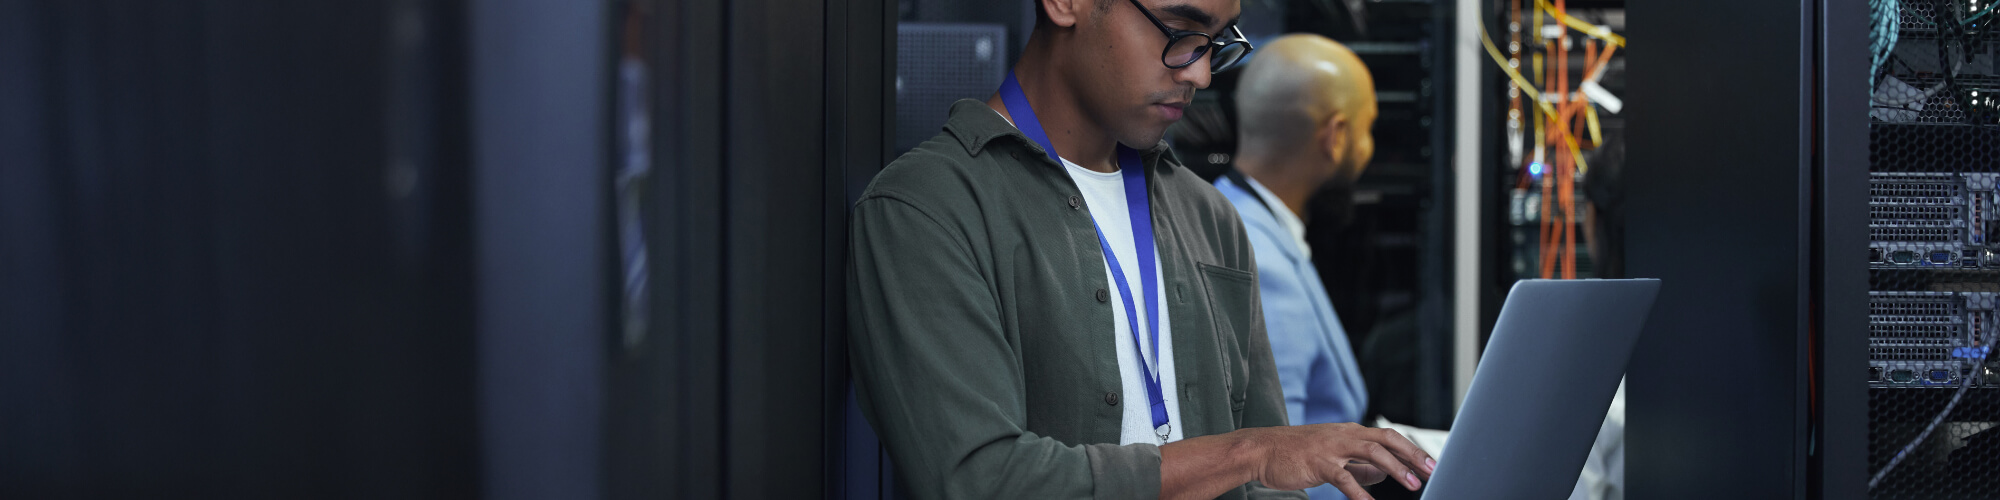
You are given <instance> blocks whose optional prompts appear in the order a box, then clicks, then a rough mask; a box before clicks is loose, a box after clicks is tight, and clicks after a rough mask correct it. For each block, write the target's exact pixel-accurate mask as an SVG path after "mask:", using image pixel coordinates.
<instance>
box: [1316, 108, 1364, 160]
mask: <svg viewBox="0 0 2000 500" xmlns="http://www.w3.org/2000/svg"><path fill="white" fill-rule="evenodd" d="M1349 126H1350V125H1349V124H1348V122H1347V115H1344V114H1341V113H1337V112H1336V113H1334V114H1333V116H1329V117H1327V118H1326V121H1324V122H1321V123H1320V126H1319V134H1318V137H1315V138H1314V139H1316V141H1315V142H1318V143H1319V152H1320V154H1322V155H1325V156H1326V160H1327V161H1330V162H1333V163H1334V164H1335V165H1336V166H1337V165H1339V164H1340V159H1341V158H1346V157H1347V149H1348V148H1352V147H1354V145H1353V144H1348V142H1350V141H1348V135H1349V134H1348V133H1347V127H1349Z"/></svg>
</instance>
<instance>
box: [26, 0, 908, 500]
mask: <svg viewBox="0 0 2000 500" xmlns="http://www.w3.org/2000/svg"><path fill="white" fill-rule="evenodd" d="M895 15H896V11H895V5H894V4H893V3H891V2H885V1H881V0H853V1H849V0H828V1H824V2H807V3H799V2H783V1H776V0H741V1H723V0H632V1H604V2H583V3H576V2H566V1H559V0H471V1H455V0H373V1H363V2H279V3H270V2H252V1H228V0H206V1H194V2H177V3H130V2H103V1H94V0H79V1H72V0H61V1H55V0H0V498H51V497H53V498H69V497H131V496H168V497H183V496H186V497H205V498H206V497H252V498H258V497H276V498H315V497H364V498H402V497H415V498H459V497H480V496H484V497H536V498H545V497H559V498H590V497H617V498H656V497H662V496H664V497H687V498H715V497H745V498H767V497H792V498H811V497H820V496H826V495H829V494H833V493H837V492H841V491H845V490H842V489H841V488H844V487H846V486H847V484H848V483H847V482H846V481H844V480H843V479H841V477H842V476H841V474H844V473H845V472H846V469H845V468H844V465H845V464H846V463H848V462H847V461H845V460H842V459H840V458H838V457H841V456H842V453H844V452H846V451H848V450H847V448H846V445H845V440H844V436H845V431H846V427H847V426H848V425H849V424H850V423H851V422H849V421H847V420H845V419H844V415H845V414H846V413H845V411H844V408H843V403H844V398H845V395H846V380H847V374H846V366H845V361H844V360H845V351H846V347H845V346H846V341H845V337H844V332H843V331H842V329H843V328H844V324H845V320H844V318H843V317H842V316H841V315H842V313H843V311H844V306H843V302H841V297H840V294H841V291H842V290H843V289H844V280H843V279H842V277H841V274H840V273H841V270H842V269H843V268H844V263H845V256H844V254H843V250H844V248H845V235H846V226H845V221H846V212H845V203H846V198H847V197H848V196H849V191H850V190H853V189H857V188H858V187H859V186H861V185H863V183H865V182H866V179H867V178H868V176H869V174H872V172H873V171H874V170H875V169H877V168H879V166H880V165H882V164H884V163H886V162H887V158H886V154H887V153H886V151H887V149H888V141H887V136H886V134H887V131H888V128H887V125H888V121H887V120H888V119H889V117H890V116H893V101H892V100H891V98H890V96H891V94H890V93H889V92H890V89H891V88H892V85H890V82H889V78H890V77H891V76H890V71H892V70H893V66H891V65H890V61H893V60H894V44H893V40H894V38H893V37H894V33H895V31H894V24H893V23H894V19H895ZM625 57H636V59H637V60H638V61H640V62H641V63H642V64H641V65H642V66H643V70H644V71H643V73H644V74H645V75H647V76H646V77H644V78H642V79H640V80H638V83H637V84H636V86H635V87H633V89H635V90H631V91H629V92H627V91H626V90H621V88H622V87H621V85H626V84H628V83H630V82H632V81H633V80H630V79H628V77H627V73H625V69H626V68H627V65H626V62H627V61H626V60H625ZM633 96H636V98H635V99H633V100H630V101H627V100H623V99H624V98H626V97H633ZM635 103H636V104H635ZM635 114H636V115H639V116H643V117H644V118H645V119H646V120H644V121H648V122H650V127H649V128H648V127H639V128H636V129H635V128H631V127H630V125H631V124H632V123H634V122H632V121H628V120H627V119H628V118H631V117H633V116H635ZM634 130H636V131H637V132H636V133H633V131H634ZM628 133H631V134H630V135H628ZM632 137H638V138H639V139H637V142H633V141H632V139H631V138H632ZM631 144H639V145H640V149H643V150H644V151H647V152H648V153H650V162H649V165H650V175H646V176H642V177H640V178H639V180H638V181H637V182H638V184H639V185H638V188H636V189H633V190H631V191H629V192H628V191H626V190H623V189H621V187H622V186H623V185H621V184H618V182H617V180H616V179H618V178H619V177H618V168H619V167H621V166H624V165H627V163H626V161H627V159H628V157H627V156H625V155H626V154H627V153H630V152H631V151H632V149H629V148H627V147H626V146H629V145H631ZM631 193H639V196H638V197H636V198H635V197H632V196H628V195H629V194H631ZM633 199H637V200H640V203H639V206H638V210H636V212H635V213H637V214H638V216H636V217H631V218H624V217H623V216H622V215H623V212H621V211H620V210H618V207H619V204H620V203H623V202H624V201H626V200H633ZM628 223H629V224H628ZM628 227H636V228H637V230H636V231H637V233H638V234H642V235H643V236H644V238H643V239H644V242H645V243H646V244H647V246H646V248H648V251H647V253H646V255H647V257H648V265H645V266H642V267H637V268H636V269H640V270H641V271H640V272H639V273H638V274H636V276H640V277H643V278H645V279H641V280H631V279H628V278H629V277H630V276H635V275H633V274H628V273H627V271H629V270H631V269H635V268H634V267H630V262H631V261H630V260H629V259H627V258H626V257H627V255H626V254H623V253H621V252H622V251H623V250H625V249H626V248H627V246H626V244H627V243H629V240H626V239H621V237H620V236H619V235H620V234H621V231H623V230H625V229H627V228H628ZM635 282H636V283H641V284H640V285H638V286H637V287H636V288H635V285H634V283H635ZM634 289H641V290H645V291H646V292H648V293H649V294H645V295H643V297H644V298H643V299H642V300H640V301H639V302H628V301H625V300H621V299H624V298H626V297H631V296H633V295H629V291H630V290H634ZM633 311H639V312H640V314H639V316H636V317H638V318H640V319H643V325H644V327H643V328H635V329H632V330H631V331H628V330H627V328H626V327H627V326H628V325H633V324H637V323H634V322H633V321H632V320H633V318H634V317H635V316H633V315H631V314H629V313H631V312H633ZM858 453H861V454H862V455H864V456H874V455H877V454H878V453H877V452H876V451H875V450H873V449H872V448H866V449H860V450H858Z"/></svg>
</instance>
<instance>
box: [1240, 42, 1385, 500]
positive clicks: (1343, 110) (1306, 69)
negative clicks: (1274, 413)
mask: <svg viewBox="0 0 2000 500" xmlns="http://www.w3.org/2000/svg"><path fill="white" fill-rule="evenodd" d="M1236 105H1237V110H1238V117H1239V123H1241V125H1240V127H1239V128H1240V134H1239V135H1238V139H1237V144H1238V145H1237V154H1236V165H1235V168H1234V169H1233V170H1231V171H1228V172H1226V173H1225V174H1224V175H1223V176H1222V177H1220V178H1217V179H1216V180H1215V187H1216V189H1217V190H1219V191H1221V192H1222V194H1223V196H1224V197H1226V198H1228V199H1229V202H1230V203H1231V204H1234V205H1236V212H1237V214H1238V215H1240V216H1242V218H1243V226H1244V227H1245V229H1246V230H1247V231H1248V233H1249V236H1250V243H1251V246H1252V247H1254V249H1255V253H1256V256H1257V277H1258V281H1259V283H1260V284H1259V289H1258V293H1259V295H1260V296H1261V297H1262V298H1263V305H1264V308H1263V311H1264V325H1265V329H1266V331H1268V332H1269V335H1270V338H1271V352H1272V353H1273V354H1274V355H1275V359H1276V363H1277V367H1278V379H1279V381H1280V383H1281V384H1282V385H1283V388H1284V389H1283V390H1284V393H1285V409H1286V414H1287V416H1288V419H1289V420H1290V421H1291V422H1292V423H1293V424H1318V423H1329V422H1357V421H1360V420H1361V418H1362V415H1363V414H1364V413H1365V412H1366V411H1367V403H1368V389H1367V386H1365V385H1364V384H1363V383H1362V380H1361V372H1360V371H1359V370H1358V369H1357V365H1356V364H1355V360H1354V349H1353V348H1352V347H1351V346H1349V345H1348V341H1347V332H1346V331H1345V330H1344V329H1343V328H1342V327H1341V324H1340V317H1339V316H1338V315H1337V314H1335V313H1334V310H1333V303H1332V302H1331V301H1330V299H1328V297H1327V294H1326V287H1325V286H1323V285H1322V284H1321V283H1320V281H1319V271H1318V270H1317V269H1315V268H1314V267H1313V263H1312V249H1311V248H1310V247H1308V246H1307V245H1306V225H1305V222H1304V221H1303V220H1301V218H1300V217H1301V216H1302V215H1304V214H1305V209H1306V203H1307V201H1309V200H1310V198H1311V197H1312V194H1313V193H1314V192H1316V191H1318V189H1319V188H1320V187H1321V186H1322V185H1324V184H1326V183H1329V182H1337V183H1348V184H1352V183H1353V182H1354V181H1355V179H1357V178H1359V177H1361V172H1362V170H1363V169H1365V168H1367V166H1368V159H1369V157H1371V156H1373V155H1374V152H1375V139H1374V137H1373V136H1372V135H1370V133H1369V128H1370V127H1372V126H1374V123H1375V112H1376V109H1375V84H1374V82H1373V81H1372V80H1371V78H1370V76H1369V74H1368V68H1367V67H1366V66H1363V65H1362V63H1361V60H1360V59H1359V58H1357V57H1355V55H1354V52H1353V51H1350V50H1348V49H1347V48H1346V47H1343V46H1341V45H1340V44H1338V43H1335V42H1334V41H1332V40H1328V39H1326V38H1324V37H1320V36H1318V35H1289V36H1285V37H1283V38H1279V39H1277V40H1275V41H1273V42H1271V43H1270V44H1269V45H1267V46H1265V47H1261V48H1260V49H1259V50H1258V54H1257V57H1256V59H1254V60H1252V61H1251V63H1250V65H1249V67H1248V68H1246V69H1245V70H1244V74H1243V75H1242V79H1241V80H1240V81H1239V82H1238V86H1237V91H1236ZM1308 493H1309V494H1311V495H1312V497H1313V498H1315V499H1328V498H1343V495H1341V493H1340V491H1338V490H1335V489H1333V488H1314V489H1311V490H1308Z"/></svg>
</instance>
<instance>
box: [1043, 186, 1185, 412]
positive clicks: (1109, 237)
mask: <svg viewBox="0 0 2000 500" xmlns="http://www.w3.org/2000/svg"><path fill="white" fill-rule="evenodd" d="M1062 163H1063V167H1064V170H1067V171H1069V178H1070V180H1073V181H1076V187H1077V189H1078V190H1080V191H1082V192H1083V200H1084V202H1085V203H1086V204H1087V205H1088V206H1089V207H1090V216H1091V218H1092V219H1094V220H1096V221H1097V227H1098V229H1099V230H1100V231H1103V233H1104V241H1105V242H1106V243H1109V244H1110V245H1111V252H1112V253H1113V254H1116V255H1117V256H1118V266H1119V268H1120V270H1121V271H1122V272H1124V273H1125V277H1126V278H1127V279H1129V280H1130V282H1129V283H1127V286H1129V287H1131V289H1132V293H1142V292H1141V290H1143V289H1144V285H1143V284H1141V281H1140V278H1139V254H1138V252H1137V251H1136V250H1134V247H1133V246H1132V215H1131V214H1132V213H1131V212H1130V211H1129V210H1127V208H1126V203H1125V179H1124V176H1123V175H1122V174H1120V173H1118V172H1111V173H1104V172H1097V171H1093V170H1090V169H1087V168H1083V167H1082V166H1078V165H1077V164H1075V163H1071V162H1070V161H1069V160H1063V162H1062ZM1100 251H1101V250H1100ZM1155 255H1156V258H1154V259H1153V272H1154V275H1155V276H1159V277H1160V282H1159V286H1158V289H1157V290H1156V291H1155V293H1154V299H1155V300H1156V301H1157V303H1158V304H1159V306H1160V352H1159V354H1158V355H1157V356H1155V355H1154V354H1153V353H1151V352H1148V353H1147V361H1150V360H1151V359H1152V358H1154V357H1158V358H1159V360H1160V364H1159V366H1160V393H1161V394H1160V395H1161V396H1163V397H1164V398H1165V399H1166V403H1167V422H1168V423H1169V424H1171V425H1170V429H1169V434H1168V436H1167V441H1168V442H1173V441H1179V440H1181V438H1182V437H1183V435H1182V433H1181V398H1180V390H1179V389H1178V388H1179V387H1180V386H1179V385H1178V384H1176V383H1175V382H1174V340H1173V339H1174V336H1173V335H1172V333H1173V330H1172V328H1170V327H1171V326H1173V323H1172V322H1171V321H1170V320H1168V319H1167V284H1166V282H1165V279H1166V276H1165V274H1164V273H1161V272H1160V263H1159V259H1158V258H1157V254H1155ZM1110 264H1111V263H1110V262H1105V267H1104V279H1105V282H1106V283H1108V284H1110V286H1107V287H1105V288H1106V289H1107V290H1108V291H1110V292H1111V300H1110V301H1109V302H1110V303H1111V317H1112V318H1113V319H1112V321H1111V324H1112V337H1115V338H1116V339H1117V349H1118V377H1119V379H1121V380H1122V381H1123V382H1124V383H1123V384H1122V385H1123V386H1124V389H1123V390H1122V391H1120V392H1119V393H1118V404H1119V406H1122V407H1124V409H1123V412H1124V418H1123V422H1122V423H1121V424H1120V425H1119V431H1118V444H1121V445H1125V444H1133V443H1148V444H1163V443H1161V442H1160V437H1159V435H1157V434H1155V433H1154V432H1153V409H1152V403H1151V402H1150V401H1148V400H1147V396H1146V373H1145V369H1144V368H1143V367H1142V365H1140V363H1142V361H1141V360H1140V358H1139V352H1138V351H1137V350H1135V348H1134V347H1133V346H1134V344H1136V342H1133V341H1132V325H1130V324H1128V322H1127V321H1126V317H1125V301H1124V299H1122V298H1120V297H1122V295H1121V294H1119V293H1118V284H1117V278H1115V277H1113V276H1111V265H1110ZM1132 306H1133V307H1135V308H1137V309H1138V310H1137V311H1134V313H1135V316H1137V317H1138V318H1139V328H1140V330H1139V331H1140V332H1141V333H1142V334H1143V333H1145V332H1146V330H1145V329H1144V328H1145V327H1146V322H1147V321H1149V318H1147V315H1146V301H1144V300H1136V299H1135V300H1133V301H1132ZM1147 343H1148V344H1150V343H1151V341H1150V339H1149V340H1148V342H1147ZM1147 349H1148V350H1149V351H1150V350H1151V346H1147Z"/></svg>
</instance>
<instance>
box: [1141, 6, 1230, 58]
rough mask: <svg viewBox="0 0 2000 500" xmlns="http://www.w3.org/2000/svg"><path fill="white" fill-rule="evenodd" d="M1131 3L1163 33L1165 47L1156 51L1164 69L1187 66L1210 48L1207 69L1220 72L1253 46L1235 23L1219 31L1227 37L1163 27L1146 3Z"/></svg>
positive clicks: (1164, 24) (1164, 25)
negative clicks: (1165, 38)
mask: <svg viewBox="0 0 2000 500" xmlns="http://www.w3.org/2000/svg"><path fill="white" fill-rule="evenodd" d="M1132 6H1133V7H1138V8H1139V13H1141V14H1145V15H1146V20H1148V21H1152V22H1153V26H1154V27H1156V28H1159V29H1160V33H1164V34H1166V35H1167V50H1165V51H1163V52H1161V53H1160V62H1161V63H1163V64H1166V65H1167V67H1168V68H1172V69H1181V68H1185V67H1188V65H1190V64H1194V62H1195V61H1199V60H1201V56H1202V55H1203V54H1207V53H1208V51H1209V50H1210V49H1213V50H1215V58H1214V59H1211V60H1210V61H1209V62H1208V72H1209V73H1221V72H1223V71H1225V70H1228V69H1229V68H1233V67H1236V63H1239V62H1242V61H1243V56H1245V55H1248V54H1249V53H1250V51H1251V50H1254V49H1256V48H1257V47H1254V46H1251V45H1250V40H1249V39H1247V38H1244V37H1243V30H1241V29H1237V27H1236V26H1235V25H1231V26H1230V27H1228V28H1226V29H1224V30H1222V35H1223V36H1225V37H1227V38H1224V39H1222V40H1216V39H1215V37H1212V36H1209V35H1208V34H1207V33H1202V32H1199V31H1188V30H1177V29H1173V28H1169V27H1167V23H1163V22H1160V18H1159V17H1156V16H1154V15H1153V11H1152V9H1148V8H1146V5H1145V4H1141V3H1139V0H1132Z"/></svg>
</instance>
